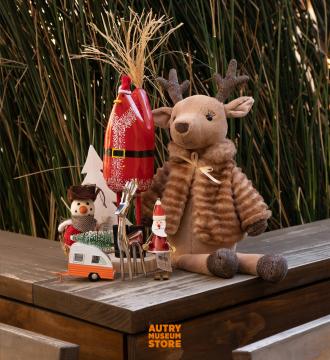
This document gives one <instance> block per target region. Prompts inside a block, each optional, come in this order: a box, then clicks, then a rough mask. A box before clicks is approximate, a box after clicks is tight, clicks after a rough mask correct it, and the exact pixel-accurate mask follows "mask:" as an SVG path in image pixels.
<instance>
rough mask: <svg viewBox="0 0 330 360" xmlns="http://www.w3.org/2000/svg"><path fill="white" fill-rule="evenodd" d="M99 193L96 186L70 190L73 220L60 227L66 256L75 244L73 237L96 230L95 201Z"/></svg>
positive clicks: (78, 186) (80, 186)
mask: <svg viewBox="0 0 330 360" xmlns="http://www.w3.org/2000/svg"><path fill="white" fill-rule="evenodd" d="M99 192H100V189H99V188H97V187H96V185H73V186H71V187H70V188H69V189H68V193H67V197H68V201H69V203H70V204H71V206H70V211H71V219H68V220H65V221H63V222H62V223H61V224H60V225H59V226H58V231H59V233H61V234H62V235H63V249H64V252H65V253H66V254H68V252H69V250H70V247H71V245H72V244H73V243H74V241H73V240H71V235H76V234H81V233H85V232H87V231H94V230H96V227H97V222H96V219H95V218H94V213H95V205H94V201H95V199H96V197H97V195H98V193H99Z"/></svg>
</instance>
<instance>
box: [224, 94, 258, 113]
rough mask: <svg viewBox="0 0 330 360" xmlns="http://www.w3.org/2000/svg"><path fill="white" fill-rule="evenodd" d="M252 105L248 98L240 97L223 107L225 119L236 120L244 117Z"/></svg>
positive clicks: (250, 98) (251, 99)
mask: <svg viewBox="0 0 330 360" xmlns="http://www.w3.org/2000/svg"><path fill="white" fill-rule="evenodd" d="M253 103H254V100H253V98H252V97H250V96H241V97H239V98H237V99H235V100H233V101H231V102H230V103H228V104H226V105H225V112H226V116H227V118H238V117H243V116H245V115H246V114H247V113H248V112H249V111H250V110H251V107H252V105H253Z"/></svg>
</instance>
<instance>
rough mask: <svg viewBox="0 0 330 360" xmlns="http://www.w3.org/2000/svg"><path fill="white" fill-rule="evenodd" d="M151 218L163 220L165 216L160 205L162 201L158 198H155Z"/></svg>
mask: <svg viewBox="0 0 330 360" xmlns="http://www.w3.org/2000/svg"><path fill="white" fill-rule="evenodd" d="M152 219H153V220H165V219H166V216H165V211H164V209H163V207H162V203H161V202H160V199H157V201H156V203H155V206H154V211H153V214H152Z"/></svg>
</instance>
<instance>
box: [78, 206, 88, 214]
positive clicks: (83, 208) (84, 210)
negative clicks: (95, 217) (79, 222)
mask: <svg viewBox="0 0 330 360" xmlns="http://www.w3.org/2000/svg"><path fill="white" fill-rule="evenodd" d="M87 211H88V209H87V207H86V206H80V208H79V212H80V214H86V213H87Z"/></svg>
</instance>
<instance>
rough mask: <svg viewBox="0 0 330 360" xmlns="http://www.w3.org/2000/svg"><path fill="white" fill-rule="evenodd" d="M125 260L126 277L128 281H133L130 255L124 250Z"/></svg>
mask: <svg viewBox="0 0 330 360" xmlns="http://www.w3.org/2000/svg"><path fill="white" fill-rule="evenodd" d="M125 254H126V259H127V267H128V275H129V279H130V280H132V279H133V273H132V260H131V254H130V253H129V249H128V248H126V250H125Z"/></svg>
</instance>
